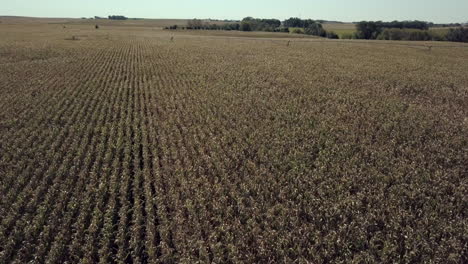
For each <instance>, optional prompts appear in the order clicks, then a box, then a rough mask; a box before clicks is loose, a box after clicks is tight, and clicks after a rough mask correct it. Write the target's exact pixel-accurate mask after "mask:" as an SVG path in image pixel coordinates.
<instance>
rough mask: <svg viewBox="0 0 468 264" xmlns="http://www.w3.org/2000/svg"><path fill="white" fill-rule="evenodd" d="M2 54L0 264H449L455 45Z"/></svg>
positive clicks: (72, 31)
mask: <svg viewBox="0 0 468 264" xmlns="http://www.w3.org/2000/svg"><path fill="white" fill-rule="evenodd" d="M65 22H66V21H65ZM0 34H1V36H2V37H1V38H0V94H1V95H2V96H0V263H28V262H30V261H32V262H36V263H44V262H47V263H65V262H67V263H97V262H100V263H116V262H118V263H132V262H133V263H293V262H296V263H466V262H467V256H468V254H467V253H468V252H467V248H468V247H467V241H468V237H467V234H468V220H467V207H466V205H467V204H468V195H467V191H468V178H467V174H468V165H467V164H468V151H467V150H468V138H467V135H468V86H467V84H468V74H467V71H466V69H468V45H466V44H453V43H443V42H437V43H421V42H420V43H417V44H414V43H405V42H398V45H395V42H383V41H379V42H377V41H376V42H373V41H339V40H338V41H327V40H323V41H317V40H314V39H300V40H298V39H287V38H283V39H277V38H272V39H268V38H264V37H263V38H262V37H258V38H256V37H255V36H253V37H252V36H251V35H249V36H247V37H245V36H243V35H241V36H239V35H236V34H237V33H229V32H224V33H223V35H216V34H219V33H213V34H215V35H213V36H210V35H208V33H207V32H201V33H196V32H177V31H174V32H171V31H164V30H156V29H154V27H153V26H146V27H145V26H140V27H134V26H131V25H121V24H119V23H116V24H115V25H112V24H109V25H105V26H103V27H101V28H100V29H99V30H95V29H94V27H93V25H92V24H81V23H72V22H70V23H68V24H67V26H66V28H63V27H62V25H60V24H48V23H34V24H28V23H22V24H21V23H20V24H12V23H9V24H8V23H1V24H0ZM229 34H232V35H229ZM73 36H74V37H75V38H73ZM172 37H174V39H173V40H172V41H171V38H172ZM70 39H75V40H70ZM288 41H291V42H290V45H287V43H288ZM405 45H408V46H405ZM425 45H431V46H433V47H432V49H430V50H429V49H427V48H426V47H425ZM455 45H457V47H454V46H455Z"/></svg>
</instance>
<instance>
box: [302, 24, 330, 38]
mask: <svg viewBox="0 0 468 264" xmlns="http://www.w3.org/2000/svg"><path fill="white" fill-rule="evenodd" d="M304 25H306V26H305V27H304V34H306V35H313V36H320V37H326V36H327V32H326V31H325V29H323V26H322V24H320V23H318V22H315V21H314V22H312V23H307V24H304Z"/></svg>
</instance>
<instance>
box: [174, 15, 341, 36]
mask: <svg viewBox="0 0 468 264" xmlns="http://www.w3.org/2000/svg"><path fill="white" fill-rule="evenodd" d="M165 29H172V30H175V29H188V30H238V31H266V32H287V33H289V32H290V31H291V29H296V31H294V32H295V33H303V34H307V35H314V36H321V37H328V38H339V37H338V35H337V34H335V33H333V32H327V31H326V30H325V29H324V28H323V26H322V23H321V21H319V20H312V19H304V20H303V19H300V18H289V19H287V20H285V21H281V20H279V19H261V18H253V17H246V18H244V19H242V20H241V21H240V22H236V23H226V24H222V25H217V24H209V23H205V22H204V21H203V20H200V19H192V20H190V21H188V23H187V26H186V27H183V26H178V25H174V26H170V27H166V28H165ZM297 29H299V30H297Z"/></svg>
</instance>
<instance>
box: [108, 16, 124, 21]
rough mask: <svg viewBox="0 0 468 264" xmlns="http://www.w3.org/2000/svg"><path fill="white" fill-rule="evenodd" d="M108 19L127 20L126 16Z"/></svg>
mask: <svg viewBox="0 0 468 264" xmlns="http://www.w3.org/2000/svg"><path fill="white" fill-rule="evenodd" d="M109 19H111V20H127V19H128V18H127V17H126V16H109Z"/></svg>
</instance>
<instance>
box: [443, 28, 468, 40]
mask: <svg viewBox="0 0 468 264" xmlns="http://www.w3.org/2000/svg"><path fill="white" fill-rule="evenodd" d="M445 38H446V39H447V40H448V41H454V42H468V28H465V27H459V28H451V29H449V32H448V33H447V35H446V37H445Z"/></svg>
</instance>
